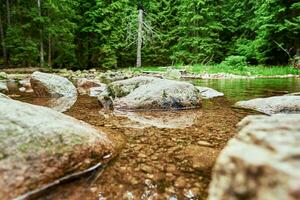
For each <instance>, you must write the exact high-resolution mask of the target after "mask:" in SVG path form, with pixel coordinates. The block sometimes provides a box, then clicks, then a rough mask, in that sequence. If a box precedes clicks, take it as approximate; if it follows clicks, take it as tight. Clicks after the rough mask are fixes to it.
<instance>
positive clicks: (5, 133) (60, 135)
mask: <svg viewBox="0 0 300 200" xmlns="http://www.w3.org/2000/svg"><path fill="white" fill-rule="evenodd" d="M115 148H116V146H115V145H114V143H113V142H111V141H110V140H109V139H108V137H107V136H106V134H105V133H103V132H100V131H99V130H96V129H95V128H93V127H92V126H90V125H88V124H86V123H84V122H82V121H79V120H76V119H74V118H71V117H69V116H66V115H64V114H62V113H59V112H56V111H54V110H52V109H50V108H46V107H41V106H35V105H31V104H27V103H21V102H18V101H14V100H11V99H8V98H0V199H2V200H6V199H12V198H15V197H17V196H19V195H22V194H24V193H27V192H29V191H31V190H35V189H37V188H41V187H45V185H47V184H49V183H52V182H54V181H56V180H58V179H60V178H62V177H65V176H71V175H72V174H74V173H78V172H81V171H82V170H86V169H88V168H91V167H93V166H95V165H98V164H99V163H100V162H101V163H103V162H104V163H105V162H107V161H108V160H109V159H108V158H112V157H113V156H114V155H115V153H116V150H115Z"/></svg>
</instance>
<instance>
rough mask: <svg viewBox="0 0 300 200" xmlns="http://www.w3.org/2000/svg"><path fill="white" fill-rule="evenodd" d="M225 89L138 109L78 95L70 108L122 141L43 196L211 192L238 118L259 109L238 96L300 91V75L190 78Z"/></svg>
mask: <svg viewBox="0 0 300 200" xmlns="http://www.w3.org/2000/svg"><path fill="white" fill-rule="evenodd" d="M187 81H190V82H192V83H193V84H195V85H199V86H207V87H211V88H214V89H216V90H218V91H220V92H223V93H224V94H225V96H224V97H218V98H215V99H212V100H204V101H203V106H202V108H199V109H195V110H185V111H168V112H166V111H160V112H158V111H156V112H154V111H152V112H151V111H149V112H138V113H133V112H129V113H124V112H105V111H102V110H101V106H100V105H99V103H98V101H97V99H96V98H93V97H89V96H79V98H78V100H77V102H76V104H75V105H74V106H73V107H72V108H71V109H70V110H69V111H67V112H65V114H67V115H70V116H73V117H75V118H77V119H79V120H83V121H85V122H87V123H89V124H92V125H94V126H95V127H96V128H99V129H100V130H102V131H104V132H106V133H107V134H108V135H109V137H110V138H111V139H112V140H114V141H116V142H118V143H120V144H122V145H123V148H122V150H121V152H120V154H119V156H118V157H116V158H114V159H113V160H112V161H111V162H110V163H109V164H108V165H106V166H105V167H104V168H103V169H99V170H97V171H95V172H93V173H91V174H87V175H85V176H83V177H82V178H80V179H78V180H76V181H73V182H70V183H66V184H63V185H60V186H59V187H56V188H53V189H52V190H51V191H47V192H46V193H44V194H42V196H40V197H39V199H55V200H56V199H58V200H63V199H64V200H66V199H67V200H79V199H80V200H82V199H95V200H96V199H97V200H98V199H99V200H104V199H107V200H109V199H170V200H171V199H172V200H175V199H206V198H207V193H208V186H209V182H210V179H211V178H210V175H211V171H212V168H213V165H214V162H215V159H216V158H217V156H218V154H219V153H220V151H221V150H222V149H223V148H224V146H225V145H226V143H227V142H228V140H230V139H231V138H232V137H234V136H235V135H236V134H237V130H236V124H237V123H238V122H239V121H240V120H241V119H242V118H244V117H245V116H247V115H249V114H258V113H256V112H251V111H246V110H239V109H235V108H232V105H233V104H234V103H235V102H237V101H239V100H247V99H252V98H259V97H269V96H276V95H283V94H287V93H292V92H299V91H300V79H296V78H289V79H216V80H187ZM11 95H12V96H11V97H12V98H14V99H17V100H21V101H24V102H29V103H34V104H39V105H41V104H42V105H43V104H44V101H43V99H39V98H36V97H35V96H34V95H32V94H21V93H19V92H17V91H16V90H15V91H14V92H13V93H11Z"/></svg>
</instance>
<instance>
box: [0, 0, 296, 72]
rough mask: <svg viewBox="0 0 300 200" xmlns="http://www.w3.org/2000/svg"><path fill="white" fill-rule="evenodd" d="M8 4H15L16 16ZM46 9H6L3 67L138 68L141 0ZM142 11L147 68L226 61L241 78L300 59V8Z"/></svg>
mask: <svg viewBox="0 0 300 200" xmlns="http://www.w3.org/2000/svg"><path fill="white" fill-rule="evenodd" d="M6 2H9V3H10V4H9V8H8V7H7V6H8V5H7V4H6ZM40 2H41V8H40V9H39V7H38V4H37V1H36V0H35V1H33V0H30V1H13V0H8V1H1V3H0V28H1V27H2V29H3V38H4V40H2V37H0V40H1V41H0V44H1V45H0V49H1V54H0V61H3V62H4V61H5V60H8V63H9V64H10V65H12V66H37V65H40V64H41V61H40V57H41V53H43V56H44V59H45V62H46V63H48V65H49V66H53V67H56V68H62V67H65V68H74V69H85V68H94V67H98V68H103V69H109V68H120V67H128V66H133V65H134V63H135V59H136V32H137V30H136V29H137V4H138V2H139V1H138V0H114V1H112V0H95V1H88V0H40ZM142 3H143V8H144V11H145V12H144V13H145V15H144V21H145V24H147V28H145V29H144V38H143V43H144V45H143V50H142V60H143V63H144V65H151V66H159V65H161V66H162V65H163V66H169V65H173V64H174V63H181V64H184V65H188V64H192V65H196V64H200V65H202V64H214V63H220V62H221V61H224V60H225V61H224V62H223V63H222V65H224V66H231V67H233V68H238V67H239V68H240V69H237V70H242V69H241V67H242V66H245V65H246V64H247V63H249V64H263V65H287V64H289V63H295V58H296V57H299V56H300V55H299V53H297V52H300V37H299V35H300V3H299V2H298V1H286V0H242V1H237V0H227V1H215V0H152V1H150V0H143V1H142ZM7 8H8V10H9V11H10V13H7ZM9 19H10V20H9ZM9 21H10V22H9ZM0 32H1V31H0ZM41 46H42V47H43V51H44V52H42V51H41ZM3 50H6V51H7V58H4V57H1V56H4V53H2V52H4V51H3ZM245 59H246V60H245ZM293 59H294V60H293ZM0 64H1V63H0ZM45 65H46V64H45Z"/></svg>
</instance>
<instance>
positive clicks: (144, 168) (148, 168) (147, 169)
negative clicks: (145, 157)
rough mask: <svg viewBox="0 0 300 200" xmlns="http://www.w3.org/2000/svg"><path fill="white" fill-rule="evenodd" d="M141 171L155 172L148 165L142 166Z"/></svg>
mask: <svg viewBox="0 0 300 200" xmlns="http://www.w3.org/2000/svg"><path fill="white" fill-rule="evenodd" d="M141 170H142V171H144V172H148V173H151V172H152V171H153V169H152V167H151V166H149V165H146V164H141Z"/></svg>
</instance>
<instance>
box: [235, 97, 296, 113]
mask: <svg viewBox="0 0 300 200" xmlns="http://www.w3.org/2000/svg"><path fill="white" fill-rule="evenodd" d="M235 107H238V108H246V109H251V110H256V111H259V112H261V113H265V114H268V115H272V114H276V113H287V114H288V113H300V96H276V97H269V98H258V99H252V100H249V101H240V102H237V103H236V104H235Z"/></svg>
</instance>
